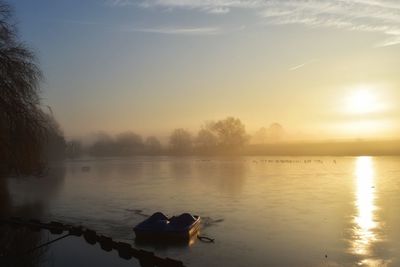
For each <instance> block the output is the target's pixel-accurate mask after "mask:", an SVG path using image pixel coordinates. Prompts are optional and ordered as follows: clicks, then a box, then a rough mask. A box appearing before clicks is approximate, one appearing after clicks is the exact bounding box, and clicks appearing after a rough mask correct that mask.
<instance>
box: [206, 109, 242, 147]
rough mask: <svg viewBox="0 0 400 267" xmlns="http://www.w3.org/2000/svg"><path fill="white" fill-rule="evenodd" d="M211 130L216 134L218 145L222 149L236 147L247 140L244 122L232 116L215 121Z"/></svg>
mask: <svg viewBox="0 0 400 267" xmlns="http://www.w3.org/2000/svg"><path fill="white" fill-rule="evenodd" d="M212 130H213V131H214V132H215V133H216V134H217V137H218V145H219V146H220V147H221V148H223V149H230V150H231V149H238V148H241V147H243V146H244V145H245V144H246V143H247V141H248V136H247V134H246V128H245V126H244V124H243V123H242V122H241V121H240V119H237V118H234V117H228V118H226V119H224V120H219V121H217V122H216V123H215V124H214V125H213V126H212Z"/></svg>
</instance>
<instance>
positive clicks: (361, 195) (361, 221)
mask: <svg viewBox="0 0 400 267" xmlns="http://www.w3.org/2000/svg"><path fill="white" fill-rule="evenodd" d="M355 174H356V187H357V191H356V207H357V212H358V213H357V216H356V217H355V228H354V239H353V252H354V253H355V254H357V255H363V256H368V255H369V252H370V247H371V243H372V242H374V241H376V239H377V237H376V233H375V231H374V229H375V228H376V227H377V222H376V221H375V220H374V211H375V209H376V208H375V203H374V200H375V188H374V169H373V161H372V158H371V157H359V158H357V162H356V171H355ZM364 262H366V261H364Z"/></svg>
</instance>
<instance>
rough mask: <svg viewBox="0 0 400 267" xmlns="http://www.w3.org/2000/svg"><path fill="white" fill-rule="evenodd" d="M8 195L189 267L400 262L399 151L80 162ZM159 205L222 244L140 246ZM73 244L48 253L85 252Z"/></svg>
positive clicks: (13, 182) (39, 213) (23, 183)
mask: <svg viewBox="0 0 400 267" xmlns="http://www.w3.org/2000/svg"><path fill="white" fill-rule="evenodd" d="M82 167H86V168H82ZM87 167H89V168H87ZM88 169H89V170H88ZM8 192H9V195H10V199H11V200H12V203H13V205H14V206H21V205H25V204H26V203H36V204H38V205H37V206H38V208H35V209H34V210H33V212H32V216H35V217H41V218H43V219H46V220H52V219H56V220H59V221H63V222H66V223H73V224H83V225H85V226H88V227H91V228H94V229H95V230H97V231H98V232H101V233H104V234H107V235H110V236H112V237H114V238H116V239H120V240H124V241H126V242H130V243H132V244H133V245H135V246H137V247H140V248H145V249H147V250H151V251H154V252H155V253H156V254H157V255H159V256H162V257H171V258H176V259H180V260H183V262H184V263H185V264H186V265H188V266H400V259H399V254H400V227H399V225H400V158H399V157H355V158H354V157H338V158H331V157H319V158H312V157H307V158H302V157H293V158H290V157H239V158H199V157H140V158H134V159H102V160H92V159H88V160H76V161H67V162H65V163H63V164H60V165H56V166H53V167H52V168H51V170H50V172H49V177H47V178H46V177H45V178H40V179H39V178H23V179H16V178H10V179H8ZM156 211H162V212H164V213H166V214H168V215H174V214H180V213H183V212H190V213H193V214H198V215H200V216H201V217H202V218H203V225H202V232H201V234H202V235H206V236H209V237H212V238H215V240H216V242H215V243H214V244H207V243H202V242H199V241H198V240H197V241H196V242H194V243H193V244H191V245H190V246H166V245H159V246H154V245H146V246H143V245H138V244H135V243H134V234H133V232H132V227H133V226H134V225H135V224H137V223H138V222H140V221H141V220H143V219H144V218H145V216H146V215H149V214H152V213H153V212H156ZM62 242H64V243H62ZM68 242H70V241H60V243H59V244H57V245H55V246H54V249H53V253H48V254H49V255H48V257H62V256H57V255H61V254H62V253H60V251H65V250H67V251H69V252H68V253H70V254H74V253H78V252H73V251H74V249H75V250H77V249H76V246H71V245H70V244H69V243H68ZM63 244H64V245H63ZM91 249H92V248H91ZM82 250H84V248H82ZM57 251H58V252H57ZM99 253H101V252H99ZM88 255H90V256H88V257H86V258H85V262H86V263H87V262H88V261H89V262H90V261H91V260H92V261H93V262H96V261H97V263H99V262H98V258H99V257H100V256H99V257H97V256H96V252H90V253H89V254H88ZM81 256H82V255H81ZM69 257H73V255H72V256H71V255H69ZM82 257H84V256H82ZM101 257H102V256H101ZM101 257H100V258H101ZM57 260H58V262H60V259H53V261H55V262H57ZM61 261H63V260H61ZM115 264H117V265H118V264H119V263H114V265H115ZM121 264H122V263H121ZM56 266H57V265H56ZM82 266H83V265H82Z"/></svg>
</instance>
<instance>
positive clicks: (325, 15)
mask: <svg viewBox="0 0 400 267" xmlns="http://www.w3.org/2000/svg"><path fill="white" fill-rule="evenodd" d="M108 3H109V4H110V5H114V6H127V5H135V6H140V7H142V8H167V9H186V10H199V11H201V12H205V13H212V14H226V13H229V12H233V11H235V10H241V9H242V10H243V9H246V10H252V11H253V12H254V14H255V15H257V16H259V17H261V18H262V19H263V21H264V22H265V23H268V24H278V25H281V24H302V25H306V26H309V27H328V28H338V29H345V30H352V31H362V32H375V33H380V34H382V35H384V36H386V38H385V39H383V41H382V42H380V43H379V44H378V46H389V45H396V44H400V1H398V0H108Z"/></svg>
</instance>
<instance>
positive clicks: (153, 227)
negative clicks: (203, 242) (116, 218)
mask: <svg viewBox="0 0 400 267" xmlns="http://www.w3.org/2000/svg"><path fill="white" fill-rule="evenodd" d="M199 230H200V216H192V215H190V214H189V213H183V214H181V215H179V216H173V217H171V218H168V217H167V216H165V215H164V214H163V213H161V212H156V213H154V214H153V215H151V216H150V217H149V218H147V219H146V220H144V221H143V222H141V223H139V224H138V225H136V226H135V227H134V228H133V231H134V232H135V235H136V239H139V240H163V241H166V240H173V241H188V240H190V239H191V237H193V236H194V235H196V234H197V233H198V232H199Z"/></svg>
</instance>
